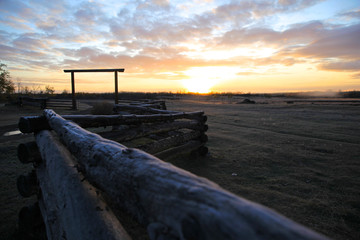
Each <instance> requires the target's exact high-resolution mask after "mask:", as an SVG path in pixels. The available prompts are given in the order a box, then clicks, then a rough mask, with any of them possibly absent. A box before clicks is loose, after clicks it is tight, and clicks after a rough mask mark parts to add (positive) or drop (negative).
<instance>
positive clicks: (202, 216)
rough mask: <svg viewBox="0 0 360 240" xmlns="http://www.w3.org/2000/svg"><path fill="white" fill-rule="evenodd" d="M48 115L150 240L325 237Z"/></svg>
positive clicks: (103, 187)
mask: <svg viewBox="0 0 360 240" xmlns="http://www.w3.org/2000/svg"><path fill="white" fill-rule="evenodd" d="M44 114H45V116H46V118H47V119H48V121H49V124H50V126H51V127H52V128H53V129H54V130H55V131H56V133H57V134H58V135H59V137H60V138H61V139H62V141H63V142H64V143H65V144H66V146H67V148H68V149H69V150H70V151H71V152H72V153H73V154H74V155H75V156H76V157H77V159H78V161H79V163H80V164H81V165H82V168H83V169H84V174H85V176H86V177H87V179H88V180H89V181H90V182H92V183H93V184H96V186H97V187H98V188H100V189H101V190H103V191H105V192H106V194H107V195H109V196H110V197H111V198H112V199H114V201H115V202H116V203H117V204H118V206H120V207H122V208H123V209H126V210H128V211H129V212H131V213H132V214H133V215H134V216H135V217H136V218H137V219H138V220H139V221H140V222H142V223H143V224H145V225H147V228H148V232H149V236H150V238H151V239H214V240H215V239H216V240H218V239H325V237H323V236H321V235H319V234H317V233H315V232H313V231H311V230H309V229H307V228H305V227H303V226H301V225H299V224H297V223H295V222H293V221H291V220H289V219H287V218H285V217H283V216H281V215H279V214H277V213H275V212H274V211H272V210H270V209H268V208H266V207H263V206H261V205H258V204H256V203H253V202H250V201H247V200H245V199H243V198H240V197H238V196H236V195H234V194H231V193H229V192H227V191H225V190H223V189H222V188H220V187H219V186H218V185H216V184H214V183H213V182H211V181H209V180H207V179H204V178H200V177H197V176H195V175H193V174H191V173H189V172H187V171H184V170H182V169H179V168H177V167H174V166H173V165H171V164H169V163H165V162H163V161H161V160H159V159H157V158H155V157H153V156H151V155H149V154H147V153H145V152H142V151H140V150H137V149H128V148H126V147H125V146H123V145H121V144H119V143H116V142H114V141H111V140H107V139H103V138H101V137H100V136H99V135H96V134H93V133H90V132H87V131H86V130H84V129H82V128H80V127H79V126H78V125H76V124H73V123H71V122H69V121H66V120H64V119H63V118H61V117H60V116H59V115H57V114H55V113H54V112H53V111H51V110H45V111H44ZM41 144H46V143H41Z"/></svg>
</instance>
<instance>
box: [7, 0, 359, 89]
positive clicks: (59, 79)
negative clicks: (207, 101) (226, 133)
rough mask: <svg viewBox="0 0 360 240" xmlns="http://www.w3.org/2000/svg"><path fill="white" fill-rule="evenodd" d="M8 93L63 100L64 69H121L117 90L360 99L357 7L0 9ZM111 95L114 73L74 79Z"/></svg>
mask: <svg viewBox="0 0 360 240" xmlns="http://www.w3.org/2000/svg"><path fill="white" fill-rule="evenodd" d="M0 62H1V63H4V64H6V65H7V67H8V70H9V72H10V75H11V77H12V80H13V82H14V83H15V85H16V86H17V87H20V88H24V87H26V86H27V87H28V88H30V89H32V90H36V89H41V88H42V89H43V88H44V87H45V86H51V87H54V88H55V90H56V92H60V93H61V92H62V91H64V90H67V91H71V85H70V74H69V73H64V72H63V70H64V69H93V68H95V69H99V68H124V69H125V72H124V73H118V74H119V91H146V92H161V91H166V92H168V91H171V92H184V91H185V92H186V91H190V92H200V93H205V92H209V91H213V92H246V93H247V92H252V93H269V92H297V91H329V90H330V91H339V90H342V91H347V90H360V0H343V1H339V0H266V1H264V0H253V1H250V0H238V1H231V0H229V1H226V0H193V1H187V0H174V1H173V0H152V1H144V0H124V1H115V0H109V1H106V0H87V1H73V0H57V1H49V0H32V1H27V0H0ZM75 82H76V87H75V88H76V91H79V92H113V91H114V74H113V73H75Z"/></svg>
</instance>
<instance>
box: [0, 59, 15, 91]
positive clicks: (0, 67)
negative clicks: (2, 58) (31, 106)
mask: <svg viewBox="0 0 360 240" xmlns="http://www.w3.org/2000/svg"><path fill="white" fill-rule="evenodd" d="M6 67H7V66H6V64H3V63H0V94H2V93H13V92H15V85H14V83H13V82H12V81H11V77H10V73H9V71H8V70H7V69H6Z"/></svg>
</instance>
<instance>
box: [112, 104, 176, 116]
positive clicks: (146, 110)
mask: <svg viewBox="0 0 360 240" xmlns="http://www.w3.org/2000/svg"><path fill="white" fill-rule="evenodd" d="M114 109H115V110H117V111H123V110H135V111H141V112H143V113H154V114H174V113H180V112H179V111H170V110H162V109H155V108H149V107H147V106H134V105H121V104H115V107H114Z"/></svg>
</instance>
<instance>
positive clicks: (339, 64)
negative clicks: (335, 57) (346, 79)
mask: <svg viewBox="0 0 360 240" xmlns="http://www.w3.org/2000/svg"><path fill="white" fill-rule="evenodd" d="M319 69H321V70H327V71H340V72H342V71H344V72H358V71H359V70H360V59H359V60H355V61H346V62H343V61H336V62H330V63H323V64H320V66H319Z"/></svg>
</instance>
